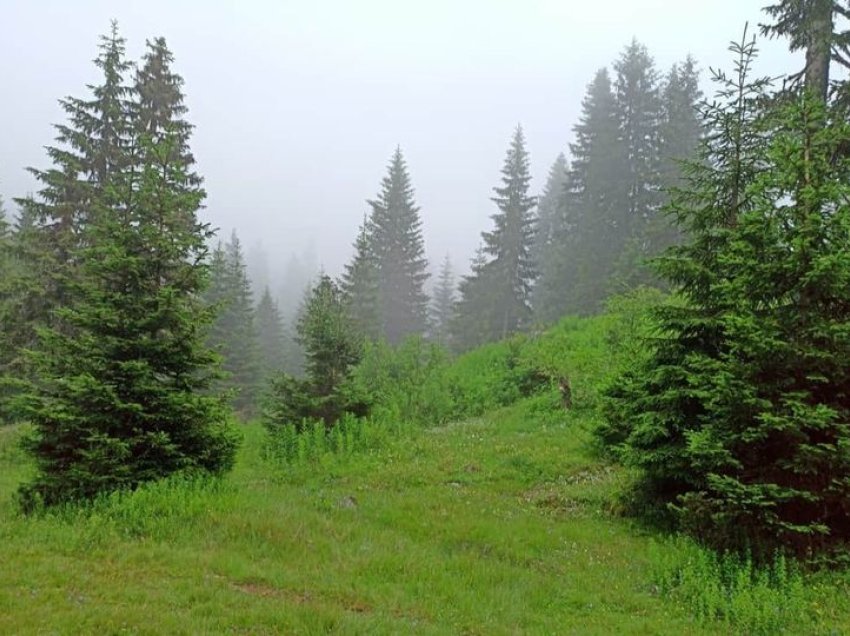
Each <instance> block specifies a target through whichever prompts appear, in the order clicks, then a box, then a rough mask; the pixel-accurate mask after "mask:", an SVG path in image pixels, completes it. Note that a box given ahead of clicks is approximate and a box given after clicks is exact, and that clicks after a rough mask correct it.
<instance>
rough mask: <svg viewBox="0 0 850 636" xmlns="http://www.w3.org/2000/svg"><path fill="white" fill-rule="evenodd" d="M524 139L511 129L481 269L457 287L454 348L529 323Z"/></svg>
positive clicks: (529, 223)
mask: <svg viewBox="0 0 850 636" xmlns="http://www.w3.org/2000/svg"><path fill="white" fill-rule="evenodd" d="M530 182H531V175H530V173H529V159H528V152H527V151H526V149H525V136H524V135H523V132H522V128H521V127H520V126H517V128H516V131H515V132H514V135H513V138H512V139H511V145H510V147H509V148H508V152H507V156H506V157H505V163H504V166H503V168H502V185H501V186H496V187H495V188H493V190H494V192H495V195H496V196H494V197H493V202H494V203H495V204H496V205H497V207H498V209H499V211H498V212H497V213H496V214H494V215H493V216H492V219H493V224H494V228H493V230H492V231H490V232H483V233H482V235H481V236H482V238H483V250H482V253H481V254H482V256H483V258H484V259H485V260H484V262H483V263H482V264H480V265H479V266H477V267H474V269H473V272H472V275H471V276H469V277H467V278H466V279H465V280H464V281H463V282H462V283H461V286H460V301H459V303H458V309H457V315H456V318H455V326H454V329H453V332H454V334H453V335H454V337H455V342H456V343H457V345H458V346H459V347H461V348H470V347H472V346H475V345H477V344H481V343H483V342H489V341H493V340H498V339H500V338H505V337H507V336H508V335H510V334H512V333H515V332H516V331H518V330H520V329H522V328H524V327H526V326H527V325H528V324H529V323H530V321H531V289H532V285H533V284H534V280H535V278H536V277H537V271H536V268H535V264H534V262H533V255H532V248H533V242H534V217H533V215H532V211H533V210H534V206H535V205H536V199H535V197H532V196H529V194H528V189H529V184H530Z"/></svg>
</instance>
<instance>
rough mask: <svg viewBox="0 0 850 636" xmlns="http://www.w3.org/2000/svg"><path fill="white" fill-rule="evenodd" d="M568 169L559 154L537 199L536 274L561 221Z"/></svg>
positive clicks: (565, 161)
mask: <svg viewBox="0 0 850 636" xmlns="http://www.w3.org/2000/svg"><path fill="white" fill-rule="evenodd" d="M568 167H569V166H568V164H567V158H566V157H565V156H564V153H560V154H559V155H558V156H557V157H556V158H555V161H554V163H552V166H551V167H550V168H549V176H548V178H547V179H546V185H545V186H544V188H543V192H542V193H541V194H540V196H539V197H538V198H537V221H536V224H535V233H534V247H533V249H532V255H533V260H534V263H535V264H536V266H537V270H538V272H541V271H542V270H543V268H544V263H543V262H544V260H545V258H546V253H547V251H548V250H549V248H550V247H551V246H552V243H553V242H554V240H555V235H556V232H557V230H558V229H559V228H558V226H559V225H560V222H561V219H562V211H561V206H562V205H563V202H564V196H565V194H566V188H567V170H568Z"/></svg>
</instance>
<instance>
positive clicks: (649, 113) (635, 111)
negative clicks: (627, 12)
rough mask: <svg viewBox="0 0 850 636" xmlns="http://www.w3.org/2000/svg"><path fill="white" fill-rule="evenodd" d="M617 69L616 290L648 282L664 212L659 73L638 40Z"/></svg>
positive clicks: (613, 240)
mask: <svg viewBox="0 0 850 636" xmlns="http://www.w3.org/2000/svg"><path fill="white" fill-rule="evenodd" d="M614 70H615V72H616V78H615V81H614V89H615V94H616V97H617V113H618V119H619V126H620V138H621V142H622V145H623V153H624V155H623V157H624V166H625V175H624V178H625V180H626V186H627V199H626V205H625V207H624V208H622V209H621V210H620V211H619V214H618V215H617V217H616V218H615V219H614V223H613V224H612V226H611V227H610V228H609V239H610V240H611V244H612V246H613V248H614V249H615V250H616V251H615V252H613V254H612V255H613V257H614V259H615V261H616V264H615V272H614V279H613V280H612V281H611V282H612V283H613V284H614V286H613V289H614V290H621V289H626V288H628V287H632V286H634V285H636V284H639V283H642V282H645V280H646V272H645V269H644V263H645V261H646V259H647V258H649V257H650V256H652V254H651V252H650V248H649V245H648V244H647V242H646V240H645V236H646V233H647V231H648V229H647V228H648V227H649V226H651V225H653V224H654V223H655V222H656V219H657V218H658V217H659V215H660V214H661V211H660V210H661V203H662V196H661V176H660V168H661V162H660V151H661V149H660V126H661V121H662V106H661V97H660V93H659V85H658V74H657V72H656V70H655V64H654V62H653V60H652V57H651V56H650V55H649V53H648V51H647V50H646V47H645V46H643V45H642V44H640V43H638V42H637V41H636V40H633V41H632V43H631V44H630V45H629V46H627V47H626V49H625V51H623V54H622V55H621V56H620V59H618V60H617V61H616V62H615V63H614ZM609 287H610V286H609Z"/></svg>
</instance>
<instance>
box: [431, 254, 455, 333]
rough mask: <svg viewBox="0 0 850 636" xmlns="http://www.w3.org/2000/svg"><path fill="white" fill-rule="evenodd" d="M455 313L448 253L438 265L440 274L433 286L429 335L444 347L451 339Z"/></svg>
mask: <svg viewBox="0 0 850 636" xmlns="http://www.w3.org/2000/svg"><path fill="white" fill-rule="evenodd" d="M454 314H455V277H454V271H453V270H452V262H451V259H450V258H449V255H448V254H446V258H445V259H444V260H443V264H442V266H441V267H440V276H439V278H438V279H437V284H436V286H435V287H434V298H433V301H432V304H431V337H432V339H433V340H434V341H435V342H437V343H438V344H440V345H443V346H444V347H448V346H449V344H450V340H451V331H450V329H451V322H452V319H453V318H454Z"/></svg>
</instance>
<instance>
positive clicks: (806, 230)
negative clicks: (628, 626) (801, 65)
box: [601, 42, 850, 556]
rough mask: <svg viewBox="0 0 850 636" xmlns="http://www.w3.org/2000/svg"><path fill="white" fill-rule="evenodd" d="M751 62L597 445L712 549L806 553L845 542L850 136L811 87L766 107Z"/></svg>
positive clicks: (696, 166)
mask: <svg viewBox="0 0 850 636" xmlns="http://www.w3.org/2000/svg"><path fill="white" fill-rule="evenodd" d="M754 50H755V45H754V43H753V42H748V43H747V42H745V43H743V44H741V45H738V46H737V47H736V51H737V53H738V55H739V59H738V62H737V68H736V74H735V76H734V77H732V78H726V77H725V76H723V75H718V76H717V77H716V79H717V80H718V81H720V82H721V91H720V98H721V100H722V104H721V106H712V107H710V108H709V109H708V110H707V112H706V118H707V124H708V129H707V136H706V139H705V141H704V142H703V144H702V152H701V157H700V159H701V161H699V162H694V163H692V164H691V165H690V166H689V168H688V171H687V177H688V179H687V184H686V186H685V187H683V188H681V189H680V190H678V191H677V192H676V194H675V196H674V199H673V202H672V205H671V209H672V210H673V211H674V212H675V214H676V216H677V219H678V222H679V224H680V225H681V227H683V228H684V229H685V230H686V232H687V236H688V241H687V242H686V243H685V244H683V245H681V246H676V247H673V248H671V249H670V250H669V251H668V253H667V254H666V255H665V257H664V258H663V259H662V260H661V261H660V263H659V267H660V270H661V272H662V273H663V274H664V275H665V276H666V277H667V278H668V280H670V281H671V282H672V283H673V284H674V285H675V289H676V290H677V291H678V292H679V293H680V294H681V302H679V303H676V304H672V305H670V306H666V307H664V308H663V309H662V310H661V311H660V312H659V325H658V326H659V330H658V333H659V334H660V337H659V339H658V340H657V341H656V342H655V344H654V348H653V351H652V356H651V357H650V359H649V360H648V362H647V363H646V365H645V366H642V367H641V368H637V369H634V370H632V371H631V372H629V373H628V374H627V375H626V376H625V377H624V378H621V379H620V380H619V381H618V383H617V387H616V388H612V389H611V391H610V393H609V394H610V396H611V397H612V402H611V406H612V409H611V412H610V416H611V417H610V420H609V422H610V423H609V425H608V426H607V427H605V428H603V429H602V431H601V434H602V435H603V438H605V439H606V440H607V441H608V442H609V443H613V444H619V448H620V452H621V455H622V457H623V458H624V459H625V460H626V461H627V462H628V463H630V464H632V465H634V466H636V467H638V468H639V469H640V470H641V471H642V474H643V484H642V485H643V488H644V492H645V494H646V495H647V497H648V498H649V499H652V500H654V501H655V502H656V503H658V504H662V505H667V507H668V508H669V509H672V510H673V511H675V513H676V519H677V520H678V521H679V522H680V523H681V524H682V526H683V527H685V528H686V529H688V530H690V531H692V532H694V533H696V534H698V535H699V536H701V537H702V538H703V539H706V540H708V541H710V542H712V543H714V544H716V545H718V546H720V547H734V548H749V549H757V550H759V551H760V552H762V553H764V552H767V553H769V552H770V551H771V549H780V550H790V551H791V552H793V553H794V554H796V555H799V556H811V555H812V554H814V553H816V552H819V551H821V550H830V549H833V548H835V547H840V546H846V542H847V537H848V535H850V512H848V508H847V505H846V504H847V501H848V498H850V486H848V482H847V475H848V474H850V460H848V457H847V453H846V452H845V450H844V449H846V448H847V447H848V446H850V432H848V431H850V426H848V424H850V402H848V397H847V390H846V387H847V386H850V371H849V370H848V367H847V364H846V360H847V354H848V352H850V338H848V335H847V329H846V325H847V323H848V319H850V285H848V283H850V250H848V243H847V236H850V206H848V203H847V202H848V201H849V200H850V187H848V185H847V184H848V183H850V160H848V158H847V157H846V155H845V154H844V153H842V151H841V149H842V147H845V146H846V144H847V143H848V141H850V125H848V124H847V121H846V118H845V116H844V111H843V108H841V107H836V106H835V105H832V104H826V103H825V102H824V101H823V98H822V93H819V92H817V91H815V90H811V88H809V87H807V88H805V89H804V90H798V91H797V92H796V93H795V94H793V98H792V99H786V100H780V101H778V102H777V101H776V100H768V99H766V98H767V97H768V96H767V95H766V93H765V86H766V81H764V80H756V81H750V80H748V78H747V75H748V71H749V67H750V65H751V61H752V57H753V54H754ZM786 96H790V95H789V94H787V93H786ZM771 102H773V104H774V105H773V106H771V107H768V106H767V105H768V104H770V103H771Z"/></svg>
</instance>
